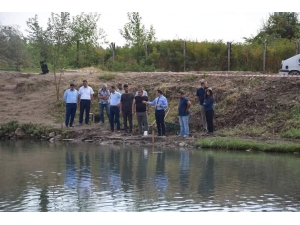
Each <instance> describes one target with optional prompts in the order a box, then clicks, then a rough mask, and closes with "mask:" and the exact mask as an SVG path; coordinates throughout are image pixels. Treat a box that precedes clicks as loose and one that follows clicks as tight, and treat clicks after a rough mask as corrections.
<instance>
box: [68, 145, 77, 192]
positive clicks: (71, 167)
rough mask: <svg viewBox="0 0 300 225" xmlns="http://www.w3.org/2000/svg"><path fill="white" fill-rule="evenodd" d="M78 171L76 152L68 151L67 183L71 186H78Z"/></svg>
mask: <svg viewBox="0 0 300 225" xmlns="http://www.w3.org/2000/svg"><path fill="white" fill-rule="evenodd" d="M77 182H78V180H77V171H76V163H75V157H74V153H73V152H72V151H66V174H65V185H66V186H67V187H69V188H77Z"/></svg>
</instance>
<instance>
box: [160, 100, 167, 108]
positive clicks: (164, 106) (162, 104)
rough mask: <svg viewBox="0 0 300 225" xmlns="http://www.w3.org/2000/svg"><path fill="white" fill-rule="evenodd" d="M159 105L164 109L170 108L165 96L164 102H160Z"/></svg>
mask: <svg viewBox="0 0 300 225" xmlns="http://www.w3.org/2000/svg"><path fill="white" fill-rule="evenodd" d="M159 106H160V107H161V108H163V109H167V108H168V100H167V99H166V98H163V99H162V103H161V104H159Z"/></svg>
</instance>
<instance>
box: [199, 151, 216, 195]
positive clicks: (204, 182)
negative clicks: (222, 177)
mask: <svg viewBox="0 0 300 225" xmlns="http://www.w3.org/2000/svg"><path fill="white" fill-rule="evenodd" d="M201 171H202V174H201V176H200V181H199V186H198V194H200V195H201V196H202V197H205V198H207V197H211V196H213V195H214V190H215V182H214V158H213V157H212V156H206V157H205V162H204V163H203V165H202V170H201Z"/></svg>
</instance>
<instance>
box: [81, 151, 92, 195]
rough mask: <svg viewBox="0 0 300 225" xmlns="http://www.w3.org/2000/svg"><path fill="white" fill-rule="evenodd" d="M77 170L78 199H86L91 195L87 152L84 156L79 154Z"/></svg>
mask: <svg viewBox="0 0 300 225" xmlns="http://www.w3.org/2000/svg"><path fill="white" fill-rule="evenodd" d="M79 168H80V172H79V183H78V189H79V190H78V194H79V198H82V199H86V198H89V196H90V195H91V193H92V178H91V166H90V156H89V153H88V152H85V154H83V152H79Z"/></svg>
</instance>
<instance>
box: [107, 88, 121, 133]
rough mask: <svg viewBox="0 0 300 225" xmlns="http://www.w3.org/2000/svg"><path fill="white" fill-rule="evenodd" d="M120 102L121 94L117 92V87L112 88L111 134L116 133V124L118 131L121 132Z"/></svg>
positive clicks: (110, 109) (110, 108)
mask: <svg viewBox="0 0 300 225" xmlns="http://www.w3.org/2000/svg"><path fill="white" fill-rule="evenodd" d="M120 102H121V94H120V93H119V92H117V91H116V88H115V86H111V88H110V107H109V122H110V129H111V132H114V124H115V122H116V123H117V130H120Z"/></svg>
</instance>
